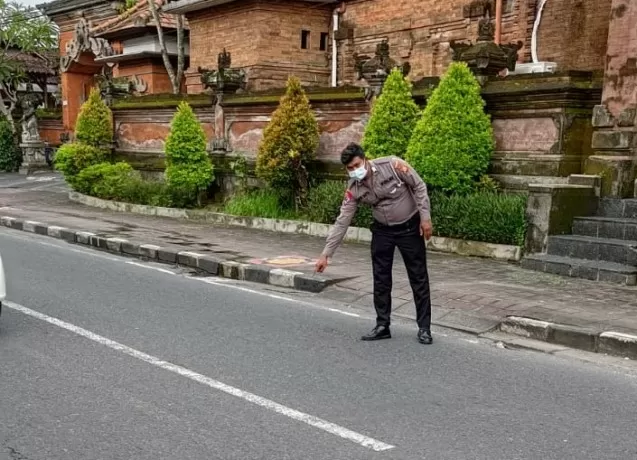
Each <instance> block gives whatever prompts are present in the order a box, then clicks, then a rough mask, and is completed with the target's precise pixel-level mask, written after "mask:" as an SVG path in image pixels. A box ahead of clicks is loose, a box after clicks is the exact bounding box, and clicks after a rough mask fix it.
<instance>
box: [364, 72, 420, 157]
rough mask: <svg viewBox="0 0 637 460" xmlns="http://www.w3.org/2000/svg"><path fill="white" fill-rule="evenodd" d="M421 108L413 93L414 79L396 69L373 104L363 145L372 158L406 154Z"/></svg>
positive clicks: (366, 153)
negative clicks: (407, 77)
mask: <svg viewBox="0 0 637 460" xmlns="http://www.w3.org/2000/svg"><path fill="white" fill-rule="evenodd" d="M418 113H419V109H418V106H417V105H416V103H415V102H414V100H413V98H412V96H411V83H410V82H409V81H408V80H407V79H406V78H405V77H404V76H403V73H402V72H401V71H400V70H399V69H394V70H393V71H392V72H391V74H390V75H389V77H387V80H386V81H385V84H384V85H383V91H382V93H381V95H380V96H379V97H378V99H377V100H376V101H375V102H374V106H373V107H372V113H371V117H370V119H369V122H368V123H367V126H366V127H365V134H364V135H363V141H362V146H363V149H365V155H366V156H368V157H369V158H379V157H386V156H392V155H393V156H397V157H400V158H402V157H404V156H405V152H406V151H407V146H408V145H409V140H410V139H411V135H412V132H413V130H414V126H415V125H416V121H417V120H418Z"/></svg>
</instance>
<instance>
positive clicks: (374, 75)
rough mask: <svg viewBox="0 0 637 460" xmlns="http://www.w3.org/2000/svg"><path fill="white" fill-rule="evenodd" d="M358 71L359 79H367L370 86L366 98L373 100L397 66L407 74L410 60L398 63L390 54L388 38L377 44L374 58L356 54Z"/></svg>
mask: <svg viewBox="0 0 637 460" xmlns="http://www.w3.org/2000/svg"><path fill="white" fill-rule="evenodd" d="M355 60H356V73H357V79H358V80H365V81H366V82H367V84H368V85H369V86H368V87H366V88H365V98H366V99H367V100H371V99H373V98H375V97H378V96H379V95H380V93H381V91H382V88H383V84H384V83H385V80H386V79H387V77H388V76H389V74H390V73H391V71H392V70H393V69H395V68H399V69H400V70H401V71H402V73H403V75H405V76H407V74H409V71H410V69H411V67H410V65H409V62H404V63H403V64H398V62H397V61H395V60H394V59H392V58H391V57H390V55H389V43H388V42H387V40H383V41H381V42H380V43H379V44H378V45H376V52H375V54H374V57H373V58H371V59H370V58H368V57H367V56H355Z"/></svg>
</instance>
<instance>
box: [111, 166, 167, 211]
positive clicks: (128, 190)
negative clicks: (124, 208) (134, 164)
mask: <svg viewBox="0 0 637 460" xmlns="http://www.w3.org/2000/svg"><path fill="white" fill-rule="evenodd" d="M118 199H119V201H125V202H127V203H135V204H143V205H148V206H163V207H178V206H179V203H177V202H176V200H175V199H174V197H173V194H172V192H171V190H170V187H169V186H168V184H166V183H165V182H161V181H155V180H145V179H143V178H142V177H141V176H140V175H139V174H135V175H133V176H131V177H129V178H128V179H127V180H126V181H125V182H123V183H122V185H121V196H120V197H119V198H118Z"/></svg>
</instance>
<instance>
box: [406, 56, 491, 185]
mask: <svg viewBox="0 0 637 460" xmlns="http://www.w3.org/2000/svg"><path fill="white" fill-rule="evenodd" d="M484 106H485V103H484V100H483V99H482V96H481V94H480V85H479V83H478V81H477V80H476V78H475V77H474V75H473V74H472V73H471V71H470V70H469V68H468V67H467V65H466V64H465V63H462V62H455V63H453V64H451V66H450V67H449V69H448V70H447V72H446V74H445V75H444V76H443V77H442V79H441V81H440V84H439V85H438V87H437V88H436V89H435V90H434V92H433V93H432V95H431V97H430V98H429V100H428V101H427V107H426V108H425V110H424V111H423V115H422V117H421V118H420V120H419V121H418V123H417V124H416V127H415V129H414V134H413V136H412V138H411V141H410V143H409V147H408V148H407V155H406V157H405V159H406V160H407V161H408V162H409V163H411V165H412V166H413V167H414V169H415V170H416V171H417V172H418V173H419V174H420V175H421V176H422V178H423V179H424V180H425V181H426V182H427V183H428V184H429V185H430V186H432V187H433V188H437V189H441V190H444V191H445V192H457V193H467V192H470V191H472V190H473V189H474V187H475V184H476V182H477V181H479V180H480V178H481V177H482V176H483V175H484V174H485V173H486V171H487V168H488V166H489V161H490V159H491V155H492V154H493V150H494V144H495V143H494V138H493V128H492V126H491V120H490V118H489V116H488V115H487V114H486V113H485V111H484Z"/></svg>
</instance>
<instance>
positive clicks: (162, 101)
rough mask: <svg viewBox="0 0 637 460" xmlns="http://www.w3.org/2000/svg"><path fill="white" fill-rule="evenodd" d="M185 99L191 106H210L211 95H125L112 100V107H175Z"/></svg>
mask: <svg viewBox="0 0 637 460" xmlns="http://www.w3.org/2000/svg"><path fill="white" fill-rule="evenodd" d="M182 101H186V102H188V103H189V104H190V105H191V106H192V107H210V106H211V105H212V96H210V95H209V94H151V95H148V96H137V97H132V96H131V97H126V98H122V99H116V100H115V101H114V102H113V108H114V109H164V108H176V107H177V106H178V105H179V103H180V102H182Z"/></svg>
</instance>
